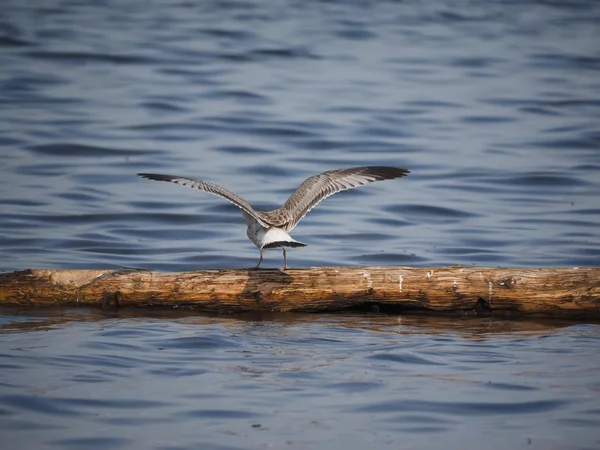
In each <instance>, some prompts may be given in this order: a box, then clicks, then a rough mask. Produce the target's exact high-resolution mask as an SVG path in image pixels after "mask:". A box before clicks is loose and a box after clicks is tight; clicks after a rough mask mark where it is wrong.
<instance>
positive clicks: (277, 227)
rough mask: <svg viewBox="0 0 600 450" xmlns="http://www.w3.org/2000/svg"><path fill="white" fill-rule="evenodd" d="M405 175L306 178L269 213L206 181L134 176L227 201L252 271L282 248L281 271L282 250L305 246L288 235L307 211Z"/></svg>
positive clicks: (350, 172) (362, 171) (376, 171)
mask: <svg viewBox="0 0 600 450" xmlns="http://www.w3.org/2000/svg"><path fill="white" fill-rule="evenodd" d="M409 173H410V171H409V170H407V169H403V168H400V167H389V166H366V167H349V168H346V169H336V170H328V171H327V172H323V173H319V174H317V175H314V176H312V177H310V178H307V179H306V180H305V181H304V182H303V183H302V184H301V185H300V186H299V187H298V189H296V191H295V192H294V193H293V194H292V195H291V196H290V198H289V199H288V200H287V201H286V202H285V203H284V204H283V206H282V207H281V208H279V209H275V210H273V211H256V210H254V208H252V206H251V205H250V203H248V202H247V201H246V200H245V199H243V198H242V197H240V196H239V195H237V194H234V193H233V192H231V191H229V190H227V189H225V188H223V187H221V186H219V185H216V184H214V183H210V182H207V181H202V180H198V179H194V178H187V177H179V176H173V175H161V174H154V173H139V174H138V175H139V176H141V177H143V178H147V179H149V180H155V181H167V182H171V183H176V184H181V185H183V186H188V187H191V188H195V189H199V190H201V191H205V192H208V193H210V194H214V195H218V196H219V197H221V198H224V199H225V200H228V201H230V202H231V203H233V204H234V205H236V206H237V207H238V208H240V209H241V210H242V215H243V216H244V219H245V220H246V223H247V224H248V230H247V235H248V238H250V240H251V241H252V242H253V243H254V245H256V246H257V247H258V248H259V250H260V260H259V261H258V264H257V265H256V268H258V267H259V266H260V263H261V262H262V260H263V254H262V252H263V250H266V249H272V248H279V247H281V248H283V258H284V267H283V268H284V269H286V268H287V255H286V252H285V247H305V246H306V244H303V243H301V242H298V241H296V240H294V239H293V238H292V237H291V236H290V235H289V233H291V231H292V230H293V229H294V228H295V227H296V225H298V222H300V220H301V219H302V218H303V217H304V216H305V215H306V214H307V213H308V212H309V211H310V210H311V209H313V208H314V207H315V206H317V205H318V204H319V203H321V202H322V201H323V200H325V199H326V198H327V197H329V196H331V195H333V194H337V193H338V192H342V191H346V190H348V189H353V188H357V187H360V186H364V185H366V184H369V183H374V182H376V181H383V180H393V179H395V178H401V177H404V176H406V175H408V174H409Z"/></svg>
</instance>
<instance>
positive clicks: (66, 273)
mask: <svg viewBox="0 0 600 450" xmlns="http://www.w3.org/2000/svg"><path fill="white" fill-rule="evenodd" d="M0 305H19V306H25V305H27V306H50V305H72V306H73V305H76V306H97V307H98V306H99V307H103V308H107V307H131V306H136V307H151V306H163V307H164V306H167V307H186V308H188V309H195V310H199V311H214V312H242V311H339V310H344V309H361V308H362V309H367V310H379V311H385V312H407V311H423V312H463V313H466V312H473V311H477V312H478V313H479V312H481V313H491V312H494V313H496V312H497V313H514V315H544V316H556V317H573V318H588V319H590V318H596V319H597V318H600V268H570V269H569V268H560V269H556V268H544V269H523V268H511V269H500V268H478V267H463V266H452V267H434V268H413V267H393V266H392V267H316V268H309V269H288V270H286V271H285V272H282V271H280V270H275V269H263V270H200V271H195V272H181V273H161V272H154V271H149V270H140V269H123V270H45V269H31V270H23V271H19V272H11V273H4V274H0Z"/></svg>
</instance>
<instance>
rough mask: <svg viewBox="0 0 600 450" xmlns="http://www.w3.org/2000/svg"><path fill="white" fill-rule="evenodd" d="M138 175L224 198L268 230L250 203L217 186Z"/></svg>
mask: <svg viewBox="0 0 600 450" xmlns="http://www.w3.org/2000/svg"><path fill="white" fill-rule="evenodd" d="M138 175H139V176H141V177H142V178H147V179H148V180H155V181H167V182H170V183H176V184H181V185H182V186H187V187H190V188H194V189H199V190H201V191H204V192H208V193H210V194H214V195H217V196H219V197H221V198H224V199H225V200H228V201H230V202H231V203H233V204H234V205H235V206H237V207H238V208H240V209H241V210H242V211H244V212H246V213H247V214H249V215H250V216H252V217H254V218H255V219H256V220H257V221H258V223H260V224H261V225H262V226H263V227H265V228H269V226H270V224H268V223H266V222H265V218H264V217H263V215H262V214H261V213H259V212H257V211H255V210H254V209H253V208H252V206H250V203H248V202H247V201H246V200H245V199H243V198H242V197H240V196H239V195H237V194H234V193H233V192H231V191H228V190H227V189H225V188H223V187H221V186H219V185H217V184H214V183H210V182H207V181H202V180H197V179H195V178H186V177H178V176H174V175H161V174H157V173H138Z"/></svg>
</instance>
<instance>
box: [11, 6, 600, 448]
mask: <svg viewBox="0 0 600 450" xmlns="http://www.w3.org/2000/svg"><path fill="white" fill-rule="evenodd" d="M598 23H600V2H597V1H576V0H573V1H569V2H552V1H541V0H540V1H532V0H530V1H519V2H516V1H515V2H512V1H493V2H481V1H469V0H458V1H437V2H418V1H414V0H407V1H404V2H393V1H379V2H370V1H351V2H335V1H320V2H317V1H303V2H301V1H292V0H276V1H272V2H267V1H264V0H262V1H259V0H255V1H251V0H249V1H223V0H221V1H214V0H207V1H199V2H186V1H176V0H172V1H170V0H163V1H156V2H150V3H149V2H147V1H136V0H131V1H116V0H105V1H96V2H85V1H83V2H79V1H70V0H47V1H43V2H42V1H38V2H21V1H17V0H4V1H3V2H2V9H1V11H0V67H1V70H0V174H1V176H2V183H1V185H0V245H1V257H0V271H12V270H18V269H25V268H30V267H41V268H120V267H139V268H147V269H155V270H162V271H165V270H170V271H181V270H194V269H200V268H245V267H249V266H250V265H253V264H255V263H256V261H257V256H258V252H257V250H256V248H255V247H254V246H253V245H252V244H251V243H250V242H249V241H248V240H247V238H246V234H245V225H244V223H243V222H242V220H241V217H240V214H239V211H238V210H237V209H236V208H235V207H234V206H232V205H229V204H228V203H226V202H223V201H221V200H220V199H218V198H213V197H212V196H209V195H206V194H202V193H198V192H194V191H192V190H187V189H184V188H182V187H180V186H171V185H167V184H162V183H152V182H149V181H145V180H142V179H139V178H138V177H137V176H136V175H135V174H136V173H137V172H159V173H161V172H162V173H172V174H176V175H188V176H194V177H199V178H202V179H205V180H209V181H213V182H216V183H219V184H222V185H223V186H225V187H227V188H229V189H231V190H233V191H235V192H238V193H239V194H241V195H243V196H245V197H246V198H247V199H248V200H249V201H250V202H251V203H252V204H253V205H254V206H255V207H256V208H258V209H272V208H276V207H278V206H280V205H281V204H282V203H283V202H284V201H285V199H286V198H287V196H288V195H289V194H291V192H292V191H293V190H294V188H295V187H296V186H297V185H298V184H299V183H300V182H301V181H302V180H304V179H305V178H306V177H308V176H310V175H313V174H315V173H317V172H320V171H323V170H328V169H332V168H338V167H344V166H352V165H362V164H370V165H397V166H403V167H407V168H409V169H410V170H411V171H412V174H411V175H410V176H409V177H407V178H406V179H402V180H396V181H390V182H385V183H378V184H376V185H373V186H369V187H367V188H364V189H361V190H355V191H351V192H347V193H344V194H340V195H339V196H336V197H333V198H331V199H328V200H327V201H325V202H324V203H323V204H322V205H320V206H319V207H318V208H317V209H316V210H314V211H312V212H311V213H310V214H309V215H308V216H307V217H306V218H305V219H304V220H303V221H302V222H301V224H300V226H299V227H298V229H297V230H296V231H295V234H294V237H296V238H297V239H298V240H300V241H302V242H306V243H308V244H309V246H308V247H306V248H304V249H298V250H291V251H290V252H289V263H290V265H292V266H295V267H309V266H315V265H379V264H390V265H418V266H436V265H445V264H464V265H481V266H522V267H555V266H567V267H570V266H600V232H599V231H598V230H600V50H599V48H600V47H599V46H598V42H600V27H599V26H598ZM266 256H267V257H266V260H265V263H264V265H265V266H266V267H269V266H271V267H279V266H280V265H281V256H280V255H279V253H277V254H267V255H266ZM144 314H145V315H135V314H134V313H131V312H127V311H124V312H119V313H108V312H105V313H102V312H98V311H81V310H59V311H56V310H50V311H35V312H32V311H20V310H3V311H2V315H1V316H0V324H1V325H0V326H1V327H2V328H1V329H0V333H1V334H0V353H1V354H2V359H0V365H1V367H0V429H1V433H2V445H3V446H8V447H7V448H19V447H20V448H94V447H95V448H132V449H133V448H160V449H183V448H202V449H205V448H208V449H228V448H236V449H237V448H325V447H327V448H366V447H367V446H371V447H372V448H424V447H431V445H432V443H433V442H439V443H443V444H444V446H445V447H448V448H457V449H458V448H461V449H462V448H474V449H475V448H476V449H479V448H483V447H485V448H492V449H495V448H497V449H504V448H539V449H548V448H551V449H563V448H564V449H573V448H577V449H584V448H588V449H591V448H599V447H600V432H599V431H598V430H599V429H600V394H599V392H600V385H599V384H598V381H597V380H598V379H599V378H598V373H599V369H600V354H599V353H600V351H599V349H600V340H599V337H600V329H599V327H598V325H595V324H579V325H575V324H556V323H555V324H552V325H548V324H546V325H542V324H537V323H520V322H510V321H499V320H498V319H492V320H490V319H473V318H470V319H460V320H459V319H438V320H433V319H428V320H425V319H416V318H411V317H402V318H398V317H384V316H378V315H372V316H365V317H360V316H357V315H335V316H320V315H311V316H304V315H293V316H260V317H210V316H197V315H196V316H189V315H182V314H179V315H178V314H171V315H166V314H165V313H164V312H163V313H159V312H155V313H152V312H147V313H144Z"/></svg>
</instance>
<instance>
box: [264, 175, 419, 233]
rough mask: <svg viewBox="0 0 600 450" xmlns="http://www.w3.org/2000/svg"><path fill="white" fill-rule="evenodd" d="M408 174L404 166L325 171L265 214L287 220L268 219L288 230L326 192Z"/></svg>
mask: <svg viewBox="0 0 600 450" xmlns="http://www.w3.org/2000/svg"><path fill="white" fill-rule="evenodd" d="M409 173H410V171H409V170H407V169H403V168H401V167H389V166H366V167H349V168H347V169H337V170H329V171H327V172H323V173H320V174H318V175H314V176H312V177H310V178H308V179H306V180H305V181H304V182H303V183H302V184H301V185H300V187H298V189H296V192H294V193H293V194H292V196H291V197H290V198H289V199H288V201H287V202H285V204H284V205H283V206H282V207H281V208H280V209H279V210H276V211H273V212H271V213H269V218H270V219H271V215H273V218H275V217H280V218H281V219H280V220H279V221H280V222H284V221H286V220H288V221H287V222H286V223H285V224H284V223H281V224H280V223H276V222H275V221H272V222H274V223H273V225H275V226H281V227H283V228H284V229H285V230H286V231H288V232H290V231H291V230H292V229H293V228H294V227H295V226H296V225H297V224H298V222H299V221H300V219H302V218H303V217H304V216H305V215H306V214H307V213H308V212H309V211H310V210H311V209H313V208H314V207H315V206H317V205H318V204H319V203H320V202H322V201H323V200H325V199H326V198H327V197H329V196H330V195H333V194H337V193H338V192H342V191H346V190H348V189H353V188H357V187H360V186H364V185H365V184H369V183H374V182H376V181H381V180H393V179H394V178H400V177H405V176H406V175H408V174H409ZM290 219H291V220H290ZM270 221H271V220H270Z"/></svg>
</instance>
